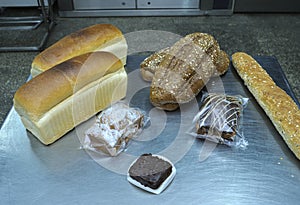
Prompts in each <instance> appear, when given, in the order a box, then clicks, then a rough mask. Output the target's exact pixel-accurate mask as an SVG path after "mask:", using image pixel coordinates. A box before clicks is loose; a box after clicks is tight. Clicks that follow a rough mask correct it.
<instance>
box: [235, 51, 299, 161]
mask: <svg viewBox="0 0 300 205" xmlns="http://www.w3.org/2000/svg"><path fill="white" fill-rule="evenodd" d="M232 63H233V66H234V67H235V69H236V70H237V72H238V74H239V75H240V77H241V78H242V79H243V80H244V83H245V84H246V86H247V87H248V89H249V91H250V92H251V93H252V94H253V96H254V97H255V99H256V101H257V102H258V103H259V105H260V106H261V107H262V108H263V109H264V111H265V113H266V114H267V116H268V117H269V118H270V120H271V121H272V123H273V124H274V126H275V128H276V129H277V131H278V132H279V133H280V135H281V136H282V138H283V139H284V141H285V142H286V144H287V145H288V147H289V148H290V149H291V150H292V152H293V153H294V154H295V155H296V157H297V158H298V159H300V110H299V108H298V106H297V105H296V103H295V102H294V101H293V99H292V98H291V97H290V96H289V95H288V94H287V93H286V92H285V91H284V90H282V89H281V88H280V87H278V86H277V85H276V84H275V82H274V81H273V79H272V78H271V77H270V76H269V75H268V73H267V72H266V71H265V70H264V69H263V68H262V67H261V66H260V65H259V63H258V62H256V61H255V60H254V59H253V58H252V57H251V56H249V55H248V54H246V53H242V52H238V53H235V54H233V55H232Z"/></svg>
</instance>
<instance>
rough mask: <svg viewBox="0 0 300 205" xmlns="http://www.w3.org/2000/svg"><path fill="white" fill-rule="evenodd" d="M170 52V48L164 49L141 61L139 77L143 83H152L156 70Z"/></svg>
mask: <svg viewBox="0 0 300 205" xmlns="http://www.w3.org/2000/svg"><path fill="white" fill-rule="evenodd" d="M169 52H170V48H169V47H167V48H164V49H162V50H160V51H158V52H155V53H153V54H152V55H150V56H148V57H147V58H145V59H144V60H143V62H142V63H141V65H140V68H141V75H142V78H143V79H144V80H145V81H150V82H151V81H152V78H153V75H154V73H155V71H156V70H157V68H158V66H159V64H160V62H161V61H162V60H163V59H164V58H165V57H166V55H167V54H168V53H169Z"/></svg>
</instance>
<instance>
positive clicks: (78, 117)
mask: <svg viewBox="0 0 300 205" xmlns="http://www.w3.org/2000/svg"><path fill="white" fill-rule="evenodd" d="M126 85H127V74H126V72H125V70H124V66H123V64H122V63H121V61H120V60H119V59H118V58H117V57H116V56H114V55H113V54H111V53H108V52H100V51H99V52H94V53H87V54H83V55H80V56H77V57H74V58H72V59H70V60H67V61H65V62H63V63H61V64H58V65H56V66H54V67H53V68H51V69H48V70H47V71H45V72H43V73H41V74H40V75H38V76H36V77H34V78H33V79H31V80H30V81H28V82H27V83H25V84H24V85H22V86H21V87H20V88H19V89H18V90H17V92H16V93H15V96H14V107H15V110H16V111H17V112H18V114H19V115H20V117H21V120H22V122H23V124H24V126H25V127H26V129H28V130H29V131H31V132H32V133H33V134H34V135H35V136H36V137H37V138H38V139H39V140H40V141H41V142H42V143H44V144H50V143H52V142H54V141H55V140H57V139H59V138H60V137H61V136H63V135H64V134H65V133H67V132H68V131H69V130H71V129H72V128H74V127H75V126H76V125H78V124H79V123H81V122H83V121H85V120H87V119H88V118H90V117H91V116H92V115H94V114H95V113H97V112H99V111H100V110H102V109H104V108H106V107H107V106H108V105H110V104H111V103H112V102H115V101H117V100H119V99H121V98H123V97H124V96H125V94H126Z"/></svg>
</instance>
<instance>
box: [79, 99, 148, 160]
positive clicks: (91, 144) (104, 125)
mask: <svg viewBox="0 0 300 205" xmlns="http://www.w3.org/2000/svg"><path fill="white" fill-rule="evenodd" d="M148 121H149V118H148V117H147V116H146V114H145V112H144V111H142V110H141V109H139V108H131V107H129V106H128V105H127V104H125V103H123V102H118V103H115V104H113V105H112V106H111V107H109V108H107V109H105V110H103V111H102V112H101V113H100V114H99V115H98V116H97V120H96V123H95V124H94V125H93V126H92V127H90V128H89V129H88V130H87V131H86V132H85V137H84V142H83V148H84V149H89V150H92V151H95V152H103V153H105V154H108V155H110V156H117V155H118V154H120V153H121V152H122V151H124V150H125V149H126V147H127V146H128V143H129V141H130V140H131V139H132V138H134V137H135V136H137V135H138V134H139V133H140V132H141V130H142V129H143V127H144V126H145V124H146V123H147V122H148Z"/></svg>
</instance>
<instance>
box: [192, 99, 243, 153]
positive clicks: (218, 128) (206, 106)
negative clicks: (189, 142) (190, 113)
mask: <svg viewBox="0 0 300 205" xmlns="http://www.w3.org/2000/svg"><path fill="white" fill-rule="evenodd" d="M203 96H204V97H203V99H202V104H201V106H200V109H199V112H198V113H197V115H196V116H195V117H194V120H193V123H194V124H195V127H196V131H195V132H193V133H191V134H192V135H193V136H195V137H197V138H201V139H207V140H210V141H212V142H216V143H219V144H226V145H228V146H234V147H238V148H245V147H246V146H247V145H248V142H247V141H246V140H245V138H244V136H243V133H242V132H241V130H240V128H241V126H240V124H241V120H242V114H243V110H244V108H245V107H246V105H247V103H248V98H243V97H242V96H231V95H225V94H214V93H209V94H204V95H203Z"/></svg>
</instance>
